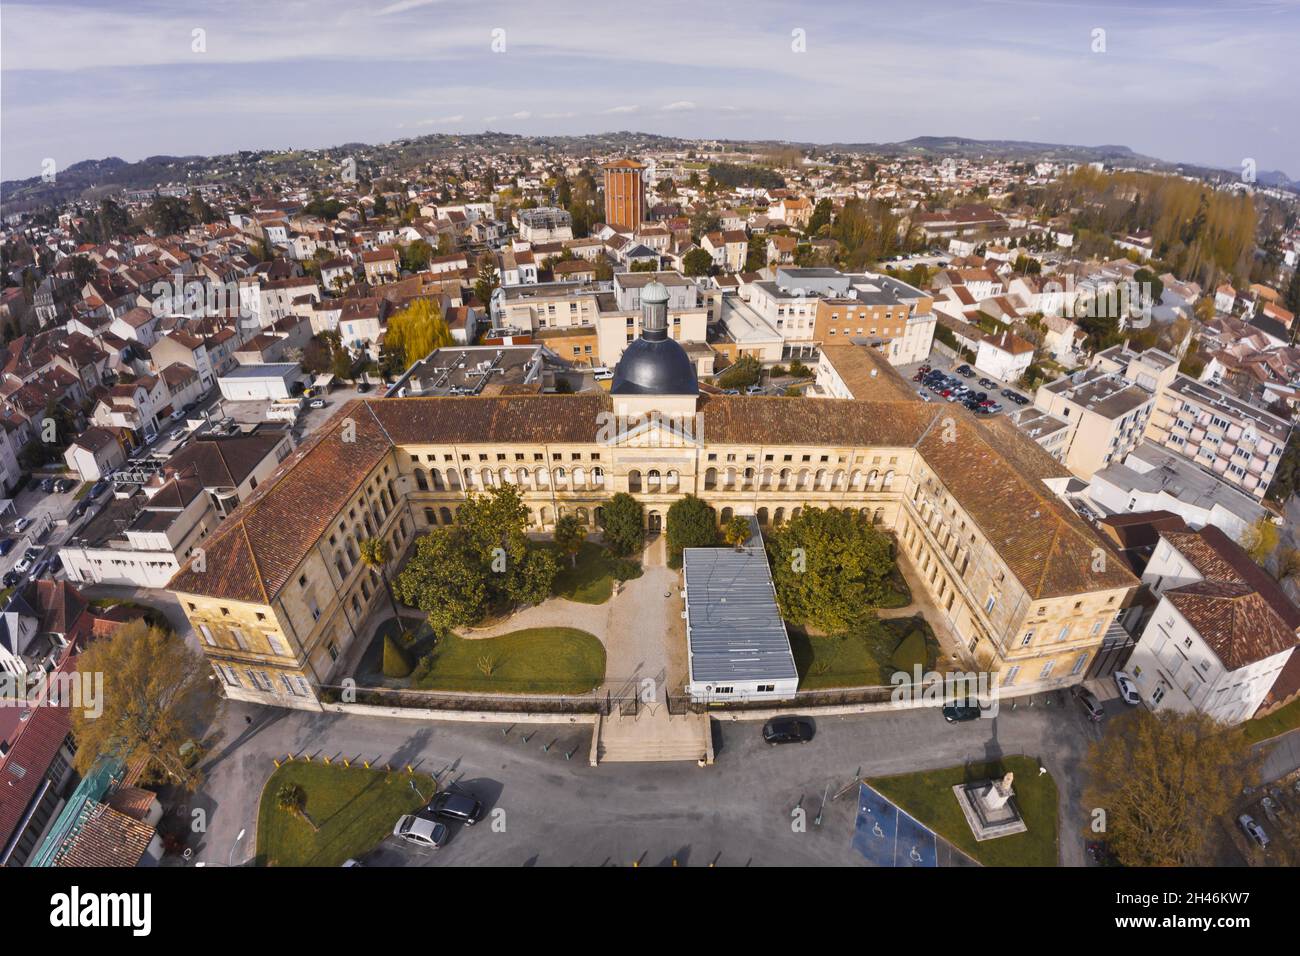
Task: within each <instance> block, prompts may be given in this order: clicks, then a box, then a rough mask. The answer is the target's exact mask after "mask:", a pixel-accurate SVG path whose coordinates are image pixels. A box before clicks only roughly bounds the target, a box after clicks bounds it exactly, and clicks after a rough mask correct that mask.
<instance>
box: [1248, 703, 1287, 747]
mask: <svg viewBox="0 0 1300 956" xmlns="http://www.w3.org/2000/svg"><path fill="white" fill-rule="evenodd" d="M1297 727H1300V699H1297V700H1293V701H1291V703H1289V704H1287V705H1286V706H1285V707H1280V708H1278V709H1277V710H1275V711H1273V713H1271V714H1269V715H1268V716H1266V717H1258V718H1256V719H1255V720H1248V721H1246V722H1245V723H1244V724H1242V725H1241V735H1242V737H1244V738H1245V740H1246V743H1248V744H1256V743H1259V742H1260V741H1261V740H1268V739H1269V738H1271V737H1276V736H1277V735H1278V734H1284V733H1286V732H1287V731H1288V730H1295V729H1296V728H1297Z"/></svg>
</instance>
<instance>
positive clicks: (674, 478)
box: [667, 470, 682, 491]
mask: <svg viewBox="0 0 1300 956" xmlns="http://www.w3.org/2000/svg"><path fill="white" fill-rule="evenodd" d="M681 483H682V476H681V474H680V473H678V472H677V471H676V470H670V471H669V472H668V480H667V485H668V487H667V490H668V491H676V490H677V489H678V487H679V486H680V485H681Z"/></svg>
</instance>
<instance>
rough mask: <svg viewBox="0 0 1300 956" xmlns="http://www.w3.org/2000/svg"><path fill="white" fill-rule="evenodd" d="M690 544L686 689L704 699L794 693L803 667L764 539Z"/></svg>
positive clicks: (685, 559)
mask: <svg viewBox="0 0 1300 956" xmlns="http://www.w3.org/2000/svg"><path fill="white" fill-rule="evenodd" d="M750 540H751V542H755V541H757V544H752V543H751V544H750V545H748V546H746V547H745V548H743V549H741V550H739V551H737V550H735V549H732V548H687V549H686V550H685V551H683V552H682V561H683V565H682V566H683V569H684V576H685V579H686V644H687V649H688V652H689V676H688V680H687V684H686V692H687V694H689V695H690V697H691V699H692V700H695V701H700V702H704V703H708V702H714V701H716V702H722V701H731V700H779V699H781V698H788V697H793V696H794V694H795V691H796V690H797V689H798V686H799V674H798V672H797V671H796V670H795V666H794V654H793V653H792V652H791V650H790V638H789V636H788V635H787V634H786V631H785V622H784V621H783V620H782V619H781V612H780V610H779V609H778V608H777V605H776V588H775V587H774V586H773V584H772V572H771V569H770V568H769V567H768V564H767V555H766V553H765V552H764V551H763V546H762V542H761V540H760V539H758V538H757V536H755V537H754V538H751V539H750Z"/></svg>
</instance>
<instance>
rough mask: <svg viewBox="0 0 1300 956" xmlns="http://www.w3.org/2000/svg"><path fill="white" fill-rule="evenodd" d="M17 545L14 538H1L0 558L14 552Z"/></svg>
mask: <svg viewBox="0 0 1300 956" xmlns="http://www.w3.org/2000/svg"><path fill="white" fill-rule="evenodd" d="M17 543H18V542H16V541H14V539H13V538H0V558H3V557H4V556H5V555H6V554H8V553H9V552H10V551H12V550H13V549H14V545H15V544H17Z"/></svg>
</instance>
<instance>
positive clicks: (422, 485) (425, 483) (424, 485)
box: [415, 468, 429, 491]
mask: <svg viewBox="0 0 1300 956" xmlns="http://www.w3.org/2000/svg"><path fill="white" fill-rule="evenodd" d="M415 487H417V488H419V489H420V490H421V491H428V490H429V480H428V479H427V478H426V477H425V476H424V469H423V468H417V469H415Z"/></svg>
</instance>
